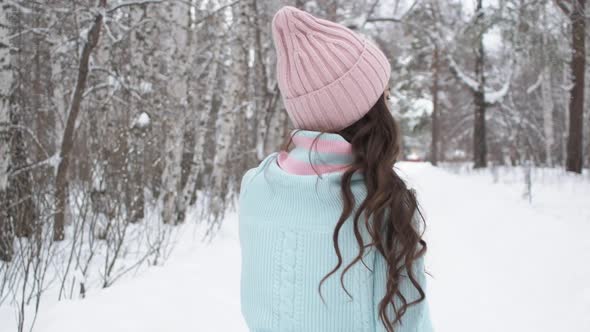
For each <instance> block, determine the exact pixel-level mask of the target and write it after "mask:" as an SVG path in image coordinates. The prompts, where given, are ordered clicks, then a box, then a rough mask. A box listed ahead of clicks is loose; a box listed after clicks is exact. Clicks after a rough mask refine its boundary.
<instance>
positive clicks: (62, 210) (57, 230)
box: [53, 0, 106, 241]
mask: <svg viewBox="0 0 590 332" xmlns="http://www.w3.org/2000/svg"><path fill="white" fill-rule="evenodd" d="M99 4H100V6H101V7H103V8H104V7H106V0H100V3H99ZM102 21H103V17H102V12H100V11H99V12H98V13H97V14H96V16H95V18H94V21H93V22H92V26H91V27H90V29H89V30H88V33H87V35H86V40H84V41H83V46H82V52H81V54H80V63H79V65H78V77H77V80H76V86H75V88H74V92H73V94H72V99H71V101H70V107H69V110H68V112H67V114H68V117H67V120H66V127H65V129H64V134H63V138H62V143H61V149H60V155H59V157H60V161H59V164H58V166H57V176H56V178H55V203H56V211H55V219H54V225H53V240H54V241H61V240H63V239H64V236H65V234H64V227H65V224H66V220H65V219H66V209H67V206H68V179H67V174H68V167H69V164H70V157H71V156H70V153H71V151H72V149H73V147H74V129H75V126H76V119H77V118H78V114H79V113H80V106H81V104H82V98H83V96H84V91H85V89H86V80H87V78H88V69H89V68H88V66H89V61H90V55H91V54H92V51H93V50H94V48H95V47H96V45H97V44H98V39H99V37H100V29H101V26H102Z"/></svg>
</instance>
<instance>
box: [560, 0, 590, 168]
mask: <svg viewBox="0 0 590 332" xmlns="http://www.w3.org/2000/svg"><path fill="white" fill-rule="evenodd" d="M556 1H557V5H558V6H559V7H560V8H561V10H562V11H563V12H564V14H565V15H566V16H567V17H568V18H569V21H570V24H571V38H572V39H571V43H572V45H571V55H572V59H571V62H570V71H571V75H572V80H573V86H572V88H571V90H570V99H569V134H568V138H567V158H566V165H565V167H566V170H567V171H570V172H575V173H582V164H583V156H582V151H583V130H584V125H583V124H584V87H585V86H584V78H585V75H586V0H572V1H564V0H556Z"/></svg>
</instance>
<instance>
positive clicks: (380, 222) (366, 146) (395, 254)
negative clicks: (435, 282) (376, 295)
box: [287, 95, 426, 332]
mask: <svg viewBox="0 0 590 332" xmlns="http://www.w3.org/2000/svg"><path fill="white" fill-rule="evenodd" d="M337 133H338V134H340V135H341V136H342V137H344V138H345V139H346V140H347V141H348V142H350V143H351V145H352V153H353V155H354V161H353V163H352V164H351V165H350V167H349V168H347V170H346V171H345V172H344V174H343V175H342V183H341V192H342V200H343V205H344V207H343V210H342V214H341V215H340V218H339V220H338V223H337V224H336V227H335V229H334V234H333V241H334V250H335V251H336V255H337V256H338V262H337V264H336V266H335V267H334V268H333V269H332V270H331V271H330V272H329V273H328V274H327V275H326V276H324V278H322V280H321V282H320V284H319V287H318V290H319V292H320V295H321V286H322V284H323V283H324V281H325V280H326V279H327V278H328V277H330V276H331V275H333V274H334V273H335V272H336V271H337V270H338V269H339V268H340V267H342V265H343V260H342V255H341V252H340V247H339V244H338V238H339V233H340V230H341V229H342V226H343V225H344V223H345V222H346V220H347V219H348V218H349V217H351V216H352V215H353V213H354V216H353V222H354V228H353V229H354V235H355V238H356V241H357V243H358V246H359V252H358V255H357V256H356V257H355V258H354V259H353V260H352V261H351V262H350V263H349V264H348V265H347V266H346V267H345V268H344V270H343V271H342V274H341V275H340V283H341V285H342V287H343V288H344V290H345V291H346V288H345V287H344V274H346V272H348V270H349V269H350V268H351V267H352V266H353V265H354V264H356V263H358V262H359V261H360V262H362V258H363V256H364V254H365V253H366V251H367V250H371V249H372V248H374V249H376V250H377V251H378V252H379V253H380V254H381V255H382V256H383V258H384V259H385V261H386V263H387V282H386V285H385V286H386V287H385V289H386V292H385V294H384V296H383V298H382V299H381V301H380V302H379V317H380V319H381V321H382V322H383V324H384V326H385V328H386V329H387V331H388V332H393V331H394V325H395V324H396V323H398V322H401V318H402V316H403V315H404V314H405V312H406V311H407V309H408V308H409V307H410V306H412V305H415V304H417V303H419V302H421V301H422V300H424V298H425V293H424V290H423V289H422V287H421V286H420V284H419V282H418V279H417V278H418V277H417V276H416V275H415V272H414V271H415V262H416V261H417V260H418V259H419V258H420V257H422V256H423V255H424V254H425V252H426V242H425V241H424V240H423V239H422V232H421V229H422V230H423V227H422V228H420V225H418V221H421V222H422V224H423V223H424V219H423V217H422V213H421V212H420V209H419V207H418V203H417V200H416V196H415V194H414V192H413V191H412V190H410V189H408V187H407V186H406V184H405V183H404V181H403V180H402V179H401V178H400V177H399V175H398V174H397V173H396V172H395V170H394V167H393V166H394V164H395V163H396V161H397V158H398V156H399V153H400V136H399V129H398V126H397V123H396V122H395V120H394V118H393V116H392V115H391V113H390V111H389V108H388V107H387V104H386V100H385V96H384V95H382V96H381V98H379V100H378V101H377V102H376V103H375V105H374V106H373V107H372V108H371V110H370V111H369V112H368V113H367V114H366V115H365V116H364V117H363V118H361V119H360V120H358V121H357V122H355V123H353V124H352V125H350V126H348V127H347V128H345V129H343V130H341V131H339V132H337ZM288 144H289V143H287V145H288ZM355 172H361V173H362V174H363V177H364V182H365V185H366V187H367V196H366V198H365V199H364V201H363V202H361V203H360V205H359V206H358V208H357V209H356V210H355V204H356V202H355V197H354V195H353V193H352V190H351V179H352V176H353V174H354V173H355ZM361 223H363V224H361ZM361 227H364V228H365V229H366V230H367V231H368V233H369V235H370V239H371V241H370V243H364V242H363V238H362V235H361ZM375 254H378V253H375ZM402 272H406V273H407V277H408V278H409V280H410V282H411V283H412V285H413V286H414V287H415V288H416V290H417V292H418V294H419V295H420V296H419V298H418V299H416V300H414V301H410V302H408V299H406V297H405V296H404V294H402V292H401V290H400V284H401V282H402V278H406V276H405V275H404V276H402ZM346 293H347V294H348V296H349V297H350V296H351V295H350V294H349V293H348V291H346ZM396 297H397V299H398V300H397V301H398V302H396V301H395V299H396ZM396 304H399V305H396ZM389 308H392V309H393V314H394V316H395V317H389V316H390V315H389V314H388V311H390V309H389Z"/></svg>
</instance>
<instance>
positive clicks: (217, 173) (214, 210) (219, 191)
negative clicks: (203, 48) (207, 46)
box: [208, 0, 252, 226]
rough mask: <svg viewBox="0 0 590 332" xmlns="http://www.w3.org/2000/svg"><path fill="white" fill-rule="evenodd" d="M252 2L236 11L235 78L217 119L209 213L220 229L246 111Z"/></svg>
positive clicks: (239, 6)
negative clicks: (236, 138)
mask: <svg viewBox="0 0 590 332" xmlns="http://www.w3.org/2000/svg"><path fill="white" fill-rule="evenodd" d="M250 1H251V0H248V1H242V2H240V3H239V5H238V6H237V8H236V9H235V11H234V17H235V18H236V19H237V21H236V23H235V26H236V29H235V31H236V34H237V35H238V38H237V39H236V40H235V41H234V42H233V45H232V49H231V50H232V53H231V55H232V61H233V62H232V67H231V77H230V79H229V80H228V81H227V85H228V89H227V91H228V96H227V97H226V98H224V99H223V104H222V106H221V109H220V111H219V115H218V117H217V126H216V127H217V128H219V129H218V133H217V135H216V136H217V137H218V142H217V143H218V144H217V151H216V154H215V159H214V161H213V174H212V177H211V180H212V183H211V184H212V190H211V196H210V201H209V207H208V213H209V216H210V217H211V222H212V226H213V225H218V224H219V222H220V221H221V218H222V217H223V215H224V212H225V208H226V205H227V204H226V203H227V202H226V200H227V193H228V177H229V173H230V163H228V157H229V155H230V153H231V150H232V149H231V146H230V145H231V142H232V141H233V138H234V134H238V133H234V131H235V130H234V128H235V126H236V118H237V117H238V116H239V115H241V112H240V111H241V110H242V109H243V108H244V107H245V106H244V104H245V102H246V86H245V85H244V82H247V81H248V56H247V55H248V52H249V50H250V48H251V45H249V43H248V41H249V40H250V38H249V31H250V30H249V27H248V15H247V14H248V12H249V10H250V9H251V8H252V7H251V3H250Z"/></svg>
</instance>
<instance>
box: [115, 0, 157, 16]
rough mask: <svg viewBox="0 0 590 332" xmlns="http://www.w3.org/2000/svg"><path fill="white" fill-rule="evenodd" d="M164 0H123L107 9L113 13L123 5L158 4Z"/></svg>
mask: <svg viewBox="0 0 590 332" xmlns="http://www.w3.org/2000/svg"><path fill="white" fill-rule="evenodd" d="M162 2H163V0H133V1H125V2H122V3H120V4H118V5H116V6H114V7H112V8H109V9H107V13H109V14H112V13H113V12H114V11H116V10H117V9H121V8H123V7H130V6H140V5H147V4H157V3H162Z"/></svg>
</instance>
